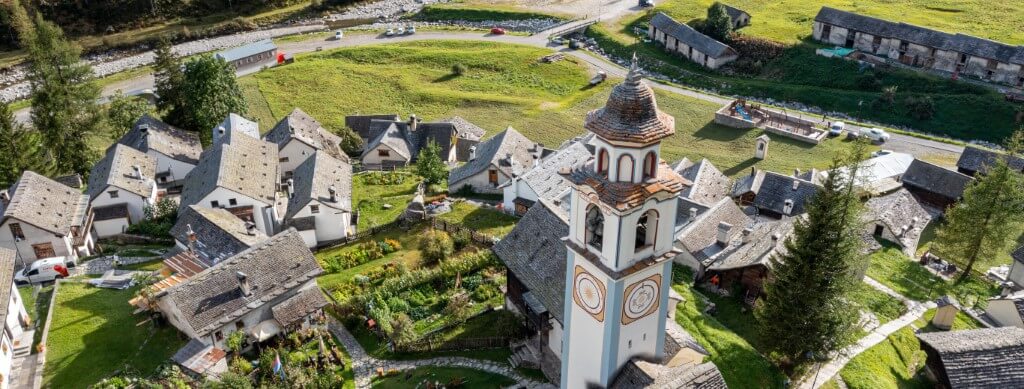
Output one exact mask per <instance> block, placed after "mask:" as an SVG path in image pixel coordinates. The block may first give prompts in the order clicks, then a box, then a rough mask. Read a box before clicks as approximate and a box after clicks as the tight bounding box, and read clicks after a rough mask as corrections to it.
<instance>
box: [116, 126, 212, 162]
mask: <svg viewBox="0 0 1024 389" xmlns="http://www.w3.org/2000/svg"><path fill="white" fill-rule="evenodd" d="M117 143H120V144H123V145H125V146H128V147H131V148H134V149H136V150H139V151H141V152H144V153H146V152H149V151H150V150H153V151H156V152H158V153H160V154H163V155H166V156H167V157H169V158H171V159H174V160H178V161H181V162H185V163H188V164H192V165H195V164H196V163H198V162H199V155H200V154H202V152H203V145H202V144H201V143H199V134H197V133H195V132H190V131H185V130H182V129H179V128H177V127H174V126H171V125H170V124H167V123H164V122H162V121H160V120H157V119H156V118H154V117H152V116H149V114H145V115H142V117H140V118H139V120H137V121H135V125H133V126H132V129H131V130H129V131H128V132H127V133H125V134H124V136H122V137H121V139H120V140H118V141H117Z"/></svg>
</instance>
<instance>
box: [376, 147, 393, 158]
mask: <svg viewBox="0 0 1024 389" xmlns="http://www.w3.org/2000/svg"><path fill="white" fill-rule="evenodd" d="M377 156H378V157H390V156H391V151H388V150H384V149H378V150H377Z"/></svg>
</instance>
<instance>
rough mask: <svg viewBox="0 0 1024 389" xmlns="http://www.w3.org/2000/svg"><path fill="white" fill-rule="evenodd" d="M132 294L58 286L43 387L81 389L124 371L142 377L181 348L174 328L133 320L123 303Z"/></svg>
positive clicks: (126, 304)
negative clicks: (157, 326)
mask: <svg viewBox="0 0 1024 389" xmlns="http://www.w3.org/2000/svg"><path fill="white" fill-rule="evenodd" d="M136 290H137V288H132V289H128V290H110V289H99V288H94V287H92V286H89V285H86V284H80V283H72V282H65V283H62V284H61V285H60V287H59V291H58V292H57V300H56V306H55V307H54V317H53V321H52V322H51V324H50V325H51V327H50V334H49V338H48V341H47V348H48V352H47V354H46V370H45V372H44V374H43V385H44V386H48V387H54V388H85V387H87V386H89V385H92V384H93V383H95V382H97V381H99V380H100V379H102V378H104V377H106V376H109V375H111V374H113V373H115V372H117V371H119V370H123V369H125V368H128V369H130V370H133V371H136V372H138V373H139V374H140V375H142V376H147V375H149V374H151V373H152V372H153V371H154V370H155V369H156V368H157V367H158V366H159V365H160V364H162V363H164V362H166V361H167V360H168V358H170V357H171V355H173V354H174V352H175V351H177V350H178V348H180V347H181V346H183V345H184V344H185V342H184V341H183V340H181V339H179V335H178V332H177V331H176V330H175V329H174V328H171V327H162V328H154V327H153V325H152V324H144V325H137V324H138V322H140V321H142V319H143V317H141V316H133V315H132V314H131V312H132V307H131V306H130V305H128V299H130V298H131V297H132V296H133V295H134V294H135V292H136Z"/></svg>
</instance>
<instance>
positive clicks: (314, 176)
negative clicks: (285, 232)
mask: <svg viewBox="0 0 1024 389" xmlns="http://www.w3.org/2000/svg"><path fill="white" fill-rule="evenodd" d="M292 180H293V181H292V182H291V183H290V184H289V192H288V210H287V211H286V213H285V215H284V225H285V226H287V227H292V228H295V229H296V230H298V232H299V235H301V236H302V239H303V241H305V242H306V246H309V247H316V246H318V245H322V244H325V243H329V242H334V241H337V240H339V239H344V238H345V237H348V236H349V235H352V234H354V233H355V226H354V225H352V165H349V164H348V163H347V162H344V161H340V160H338V159H335V158H334V157H331V156H330V155H327V154H326V153H323V152H319V151H318V152H316V153H314V154H313V156H311V157H309V158H307V159H306V162H303V163H302V164H301V165H299V167H298V168H296V169H295V176H294V178H292Z"/></svg>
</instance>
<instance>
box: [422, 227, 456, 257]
mask: <svg viewBox="0 0 1024 389" xmlns="http://www.w3.org/2000/svg"><path fill="white" fill-rule="evenodd" d="M420 251H422V252H423V259H425V260H427V262H428V263H433V262H438V261H442V260H445V259H448V257H450V256H451V255H452V253H454V252H455V246H454V244H453V243H452V238H451V237H450V236H448V233H447V232H444V231H439V230H430V231H427V234H426V235H424V236H423V240H422V241H420Z"/></svg>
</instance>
